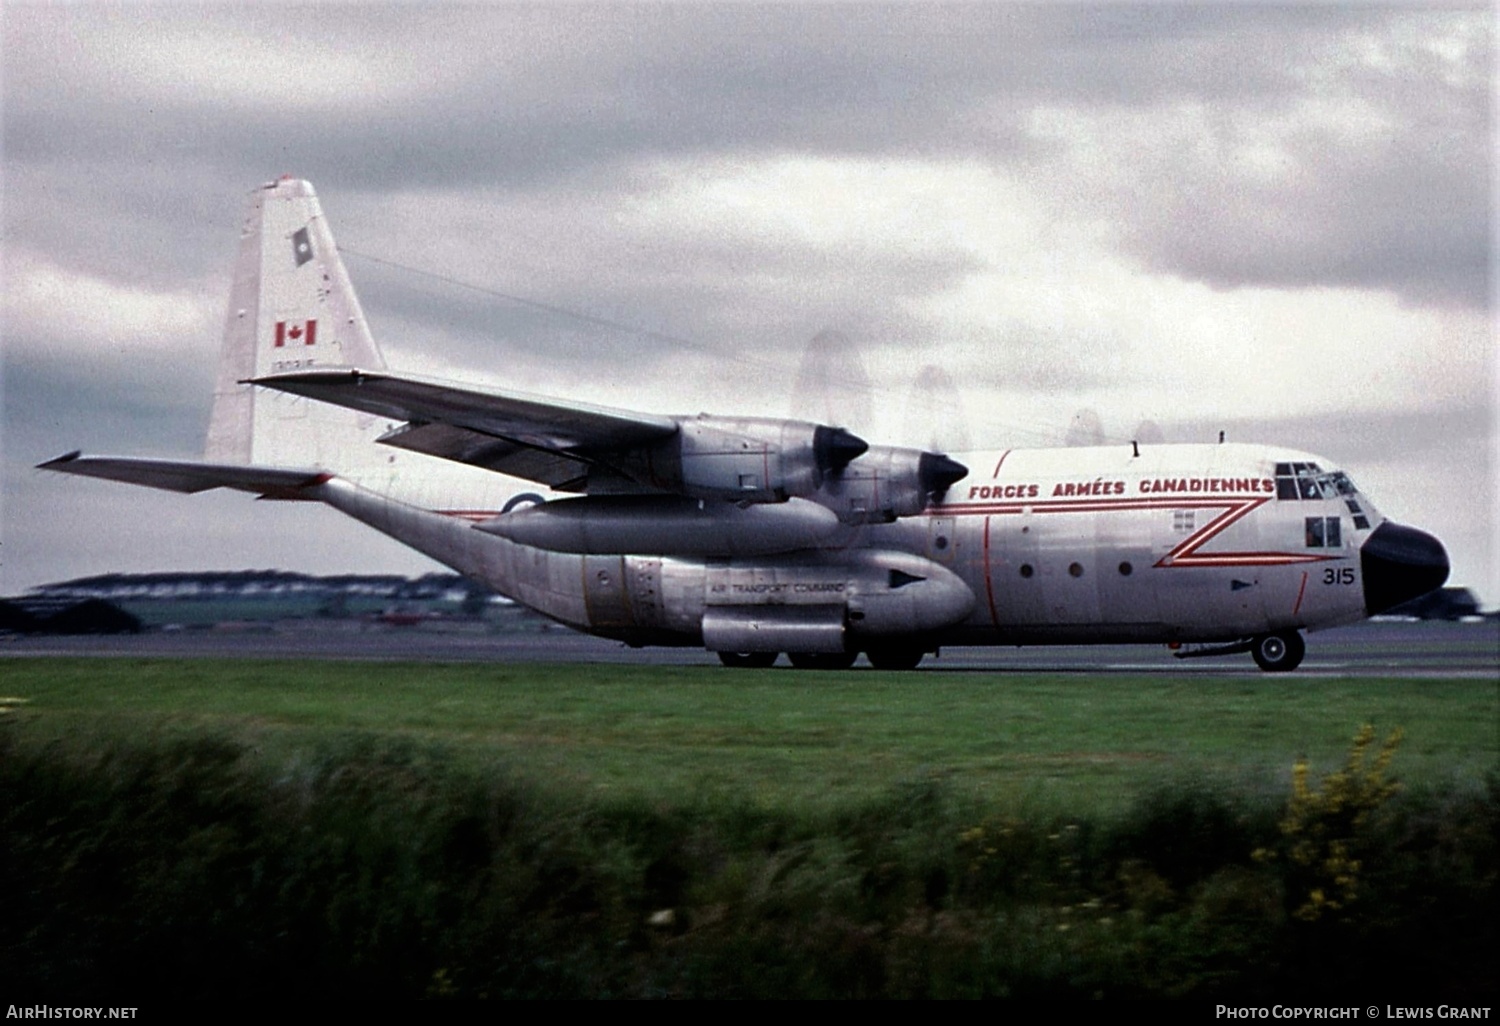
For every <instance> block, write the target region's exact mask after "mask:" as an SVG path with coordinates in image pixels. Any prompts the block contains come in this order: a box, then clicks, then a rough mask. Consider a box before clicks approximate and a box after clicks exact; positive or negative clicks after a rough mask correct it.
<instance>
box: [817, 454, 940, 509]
mask: <svg viewBox="0 0 1500 1026" xmlns="http://www.w3.org/2000/svg"><path fill="white" fill-rule="evenodd" d="M968 472H969V468H968V467H965V466H964V465H963V464H962V463H959V462H957V461H956V460H952V459H949V458H948V457H947V456H944V455H942V454H941V453H935V452H922V451H921V450H918V449H902V448H898V447H896V446H889V445H881V446H876V447H875V448H873V449H871V450H869V451H868V452H867V453H865V454H864V455H863V456H861V457H860V458H859V459H857V460H854V461H853V462H851V463H850V464H849V465H848V466H847V467H845V468H844V470H843V471H842V472H841V473H839V474H838V475H837V476H835V477H831V478H830V479H828V481H827V482H826V483H825V484H824V486H823V489H822V491H821V492H820V493H819V495H818V501H819V502H823V503H826V504H827V505H828V506H829V507H830V508H832V509H833V510H834V512H836V513H837V514H838V516H839V519H840V520H842V521H843V522H844V523H846V524H878V523H889V522H891V521H892V520H895V519H896V518H898V517H909V516H915V515H916V514H918V513H920V512H922V511H923V510H924V509H926V508H927V504H928V503H929V502H931V501H932V499H933V498H934V497H935V496H939V495H942V494H943V493H944V492H946V491H947V490H948V489H949V488H950V487H952V486H953V484H954V483H955V482H957V481H959V480H961V479H962V478H963V477H964V475H966V474H968Z"/></svg>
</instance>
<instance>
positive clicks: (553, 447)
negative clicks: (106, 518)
mask: <svg viewBox="0 0 1500 1026" xmlns="http://www.w3.org/2000/svg"><path fill="white" fill-rule="evenodd" d="M41 466H42V467H44V468H46V469H48V470H56V471H61V472H64V473H71V474H83V475H87V476H92V477H102V478H109V479H113V480H117V481H126V482H130V483H133V484H139V485H148V486H151V487H155V488H165V489H170V490H173V491H179V492H198V491H203V490H206V489H210V488H220V487H222V488H232V489H238V490H240V491H245V492H250V493H252V494H255V495H258V496H260V497H262V498H268V499H287V500H312V501H318V502H323V503H326V504H328V505H330V506H332V507H334V508H335V509H337V510H340V511H342V512H344V513H346V514H348V515H349V516H352V517H354V518H355V519H357V520H360V521H363V522H364V523H366V524H368V525H370V526H371V527H374V528H375V529H376V530H379V531H382V532H384V533H385V534H388V535H390V536H392V537H394V538H396V539H397V540H399V541H401V542H404V543H405V544H407V545H409V546H411V547H413V548H415V549H418V550H420V551H421V552H423V553H426V554H427V555H428V556H430V557H432V558H433V559H436V560H437V561H439V562H441V563H444V564H447V565H448V566H450V567H452V568H453V569H455V570H457V571H458V572H459V573H462V574H464V575H466V576H468V577H470V578H472V579H474V580H476V581H480V582H483V583H484V584H486V585H488V586H490V587H491V588H493V589H495V590H496V591H498V592H500V593H501V594H503V595H506V596H508V597H510V598H512V599H514V600H515V601H517V602H520V603H523V604H524V605H526V606H529V607H531V608H532V609H535V610H537V611H539V612H541V613H543V614H545V615H547V616H549V617H551V618H553V619H554V620H557V621H560V622H562V623H564V624H567V625H568V626H570V627H574V628H577V629H579V630H582V631H587V632H589V633H592V634H597V635H602V636H604V637H609V638H616V639H619V640H621V641H624V642H626V643H628V644H630V645H634V646H642V645H678V646H703V647H705V648H707V649H709V650H711V651H714V652H717V653H718V654H719V656H720V658H721V659H722V660H723V662H724V663H725V664H726V665H730V666H769V665H771V664H772V663H774V662H775V661H776V659H777V657H778V656H779V654H781V653H787V654H788V656H789V657H790V659H791V662H792V664H793V665H795V666H801V667H816V668H826V669H835V668H846V667H849V666H851V665H853V663H854V662H855V660H856V659H857V657H858V655H859V654H860V653H864V654H865V655H866V656H867V658H868V659H869V661H870V663H872V664H873V665H874V666H876V667H880V668H893V669H903V668H912V667H915V666H916V665H917V664H918V663H919V662H920V661H921V659H922V658H923V656H924V655H925V654H927V653H930V652H934V651H937V650H938V648H939V647H940V646H942V645H1046V644H1070V645H1071V644H1089V643H1101V642H1116V643H1118V642H1154V643H1166V644H1168V645H1170V646H1172V647H1174V648H1176V649H1177V650H1178V654H1179V655H1180V654H1186V653H1191V654H1203V655H1213V654H1230V653H1237V652H1249V653H1250V654H1251V655H1252V656H1253V657H1254V659H1255V661H1256V663H1258V664H1259V665H1260V667H1261V668H1262V669H1264V670H1271V671H1278V670H1291V669H1294V668H1295V667H1296V666H1297V665H1298V663H1299V662H1300V661H1301V659H1302V656H1303V653H1304V651H1305V645H1304V642H1303V639H1302V635H1301V633H1300V631H1301V630H1303V629H1317V628H1322V627H1331V626H1334V625H1338V624H1345V623H1350V622H1353V621H1357V620H1360V619H1362V618H1364V617H1366V616H1369V615H1373V614H1376V613H1379V612H1382V611H1383V610H1386V609H1389V608H1391V607H1393V606H1395V605H1398V604H1399V603H1401V602H1403V601H1405V600H1406V599H1409V598H1414V597H1416V596H1418V595H1421V594H1425V593H1426V592H1428V591H1431V590H1433V589H1435V588H1437V587H1438V586H1440V585H1441V584H1442V583H1443V582H1444V581H1445V580H1446V579H1447V575H1448V556H1447V553H1446V552H1445V551H1444V549H1443V546H1442V545H1441V544H1440V543H1439V542H1438V541H1437V539H1435V538H1433V537H1432V536H1430V535H1428V534H1425V533H1423V532H1421V531H1418V530H1415V529H1413V528H1411V527H1404V526H1401V525H1398V524H1396V523H1393V522H1391V521H1389V520H1386V519H1384V518H1383V517H1382V516H1381V515H1380V514H1379V513H1378V512H1377V511H1376V509H1375V507H1374V506H1373V505H1372V503H1371V502H1370V500H1369V498H1368V497H1366V496H1365V495H1364V494H1363V493H1362V492H1360V491H1359V489H1357V488H1356V487H1355V485H1354V483H1353V481H1351V480H1350V478H1349V476H1348V475H1347V474H1346V473H1344V472H1343V471H1341V470H1339V469H1338V468H1336V467H1335V466H1334V465H1333V464H1332V463H1331V462H1330V461H1328V460H1326V459H1323V458H1320V457H1317V456H1313V455H1310V454H1307V453H1303V452H1297V451H1293V450H1287V449H1279V448H1272V447H1267V446H1257V445H1244V444H1225V443H1222V442H1221V443H1220V444H1202V445H1180V444H1170V445H1169V444H1138V443H1129V444H1121V445H1105V446H1098V447H1088V448H1062V449H1007V450H997V451H994V452H971V453H961V454H946V453H937V452H924V451H920V450H917V449H908V448H898V447H892V446H878V445H870V444H868V443H866V442H865V441H864V440H863V439H861V438H859V437H857V436H855V435H854V434H852V433H851V432H850V431H848V430H847V429H844V428H840V427H835V426H832V425H822V424H813V423H808V422H803V421H797V420H777V419H769V418H761V417H717V416H708V415H696V416H660V415H656V414H643V413H633V412H629V411H625V410H616V409H608V408H604V407H598V406H591V405H586V404H582V403H576V402H567V401H560V400H556V399H549V398H544V397H540V396H534V395H528V394H524V393H520V392H514V391H509V390H503V389H495V388H488V387H483V388H481V387H469V386H464V385H457V384H452V383H448V382H442V381H435V380H430V379H426V378H420V377H414V376H411V375H407V374H398V373H393V372H390V371H388V370H387V369H386V366H385V362H384V360H383V359H382V357H381V355H380V351H379V349H378V348H377V347H376V344H375V341H374V339H373V338H372V337H371V334H370V331H369V328H368V326H367V325H366V322H365V317H364V313H363V312H362V310H361V309H360V305H359V301H358V300H357V298H356V297H355V293H354V289H353V287H352V286H351V284H350V281H349V277H348V274H347V273H346V271H345V269H344V265H343V261H342V260H341V259H340V256H339V252H338V250H337V248H336V247H335V245H334V241H333V236H332V234H331V233H330V231H329V229H328V225H327V223H326V221H325V220H324V217H323V213H322V209H321V207H320V206H319V203H318V200H317V197H316V196H315V194H314V192H313V190H312V187H311V186H310V185H309V184H308V183H306V182H303V181H297V180H294V179H291V178H283V179H281V180H279V181H275V182H271V183H268V184H267V185H265V186H262V187H261V188H259V189H256V190H255V191H254V192H253V193H252V194H251V203H250V210H249V214H248V216H247V217H246V220H245V222H244V226H243V229H242V233H241V239H240V248H239V255H238V259H237V263H236V266H235V273H234V284H233V289H232V292H231V295H230V302H229V310H228V315H227V318H226V323H225V330H224V339H223V348H222V355H221V362H220V370H219V379H218V384H217V386H216V391H215V400H214V406H213V412H212V415H211V419H210V423H209V431H208V440H207V445H206V450H205V458H204V460H203V461H202V462H189V461H167V460H152V459H136V458H123V457H101V456H83V455H80V454H79V453H77V452H74V453H69V454H68V455H66V456H62V457H59V458H57V459H54V460H51V461H49V462H47V463H43V464H42V465H41ZM516 478H521V479H525V480H526V481H531V482H537V483H540V484H544V485H547V486H549V487H550V488H551V489H553V490H554V491H556V492H562V493H569V494H570V495H571V496H572V497H566V498H559V499H556V500H554V501H545V502H537V501H534V500H535V497H525V496H517V495H515V494H513V493H514V492H515V490H516V483H515V480H514V479H516ZM523 499H529V500H530V501H520V500H523ZM1184 646H1188V647H1187V648H1184ZM1192 646H1197V647H1196V648H1195V647H1192Z"/></svg>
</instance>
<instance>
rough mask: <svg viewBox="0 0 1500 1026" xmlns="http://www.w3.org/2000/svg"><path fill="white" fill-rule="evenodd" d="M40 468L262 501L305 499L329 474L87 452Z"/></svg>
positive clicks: (176, 489)
mask: <svg viewBox="0 0 1500 1026" xmlns="http://www.w3.org/2000/svg"><path fill="white" fill-rule="evenodd" d="M37 469H39V470H56V471H59V472H61V473H64V474H79V475H82V476H83V477H102V478H104V479H106V480H109V481H124V482H126V483H127V484H137V485H146V486H147V487H150V488H162V489H166V490H167V491H173V492H204V491H208V490H209V489H210V488H233V489H236V490H237V491H241V492H250V493H251V494H253V495H259V496H260V497H261V498H264V499H303V498H306V496H304V495H302V494H301V490H302V489H304V488H307V487H310V486H312V485H317V484H322V483H323V482H324V481H327V480H328V477H329V475H328V474H327V473H325V472H323V471H321V470H307V469H298V468H293V467H256V466H243V465H237V464H227V463H194V462H188V461H177V460H147V459H136V458H133V457H129V456H84V455H82V454H80V453H79V452H77V451H76V450H75V451H74V452H70V453H67V454H66V455H63V456H59V457H57V458H56V459H53V460H48V461H47V462H46V463H39V464H37Z"/></svg>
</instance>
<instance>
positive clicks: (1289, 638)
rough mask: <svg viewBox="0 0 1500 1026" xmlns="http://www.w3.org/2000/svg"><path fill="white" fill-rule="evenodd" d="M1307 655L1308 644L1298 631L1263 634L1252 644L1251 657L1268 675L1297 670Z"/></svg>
mask: <svg viewBox="0 0 1500 1026" xmlns="http://www.w3.org/2000/svg"><path fill="white" fill-rule="evenodd" d="M1306 653H1307V643H1306V642H1304V641H1303V640H1302V635H1300V634H1298V633H1297V632H1296V631H1278V632H1277V633H1275V634H1262V635H1260V636H1258V637H1256V638H1254V639H1252V640H1251V642H1250V655H1251V656H1252V657H1253V658H1254V659H1255V665H1256V666H1259V667H1260V668H1261V669H1262V670H1265V671H1266V672H1267V673H1286V672H1288V671H1290V670H1295V669H1296V668H1297V667H1298V666H1299V665H1301V663H1302V657H1303V655H1305V654H1306Z"/></svg>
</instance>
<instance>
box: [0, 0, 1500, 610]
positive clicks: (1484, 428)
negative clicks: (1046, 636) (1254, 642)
mask: <svg viewBox="0 0 1500 1026" xmlns="http://www.w3.org/2000/svg"><path fill="white" fill-rule="evenodd" d="M0 26H3V54H0V68H3V80H0V88H3V92H0V114H3V161H4V170H3V187H4V194H3V204H4V206H3V212H4V230H5V236H4V243H3V257H4V267H3V271H4V276H3V304H4V305H3V318H4V320H3V343H4V351H3V356H4V362H3V378H0V382H3V424H0V431H3V433H0V441H3V467H0V474H3V477H0V502H3V506H0V594H11V593H15V592H18V591H21V590H24V589H25V588H27V587H30V586H33V585H36V584H39V583H43V582H46V581H53V580H60V579H64V578H68V577H73V576H80V575H85V574H93V573H102V572H107V571H116V570H156V569H195V568H200V567H213V568H230V569H239V568H249V567H272V566H276V567H283V568H287V569H304V570H309V571H312V572H324V573H332V572H384V571H397V572H407V573H417V572H423V571H425V570H427V569H432V568H433V565H432V564H429V563H427V562H426V561H425V560H424V559H423V558H422V557H419V556H416V555H415V554H412V553H409V552H407V551H406V550H404V549H403V548H401V547H400V546H399V545H397V544H396V543H394V542H390V541H388V540H386V539H383V538H381V537H379V536H377V535H375V534H374V533H373V532H370V531H368V530H367V529H365V528H362V527H361V526H359V525H357V524H354V523H352V522H349V521H345V520H343V519H342V518H341V517H340V516H339V515H338V514H336V513H334V512H333V511H331V510H327V509H323V508H304V507H303V506H301V505H300V504H271V503H259V504H257V503H255V502H253V501H251V500H249V499H248V498H246V497H244V496H240V495H220V494H217V493H215V494H209V495H203V496H197V497H191V498H187V497H180V496H175V495H168V494H164V493H155V492H150V491H147V490H144V489H133V488H130V487H128V486H124V485H115V484H110V483H107V482H97V481H89V480H75V479H69V478H64V477H62V476H60V475H52V474H46V473H44V472H40V471H35V470H32V469H31V467H32V465H34V464H35V463H37V462H39V461H41V460H43V459H47V458H49V457H51V456H55V455H57V454H59V453H62V452H64V451H67V450H69V449H73V448H82V449H84V450H85V451H90V452H102V453H119V454H132V455H156V456H166V457H178V458H192V457H195V456H197V455H198V454H199V453H200V451H201V446H202V437H203V432H204V429H205V427H206V425H207V419H208V409H209V392H210V390H211V387H212V381H213V375H214V362H215V358H216V352H217V346H218V335H219V328H220V324H221V321H222V318H223V316H224V305H225V302H226V298H227V293H228V285H229V272H230V266H231V263H232V261H233V258H234V252H235V245H236V232H237V226H238V223H239V219H240V216H241V213H242V209H243V206H244V202H245V196H246V194H247V193H248V192H249V191H250V190H251V189H252V188H254V187H255V186H256V185H258V184H259V183H261V182H264V181H266V180H269V179H271V178H274V177H276V176H278V175H280V174H282V173H291V174H293V175H296V176H298V177H305V178H308V179H310V180H312V182H313V183H314V184H315V186H316V187H317V189H318V192H319V195H320V196H321V198H322V201H323V206H324V210H325V212H326V213H327V215H328V217H329V220H330V224H331V225H332V227H333V229H334V232H335V235H336V236H337V238H338V240H339V242H340V244H341V246H342V247H343V248H344V250H345V253H346V260H347V263H348V266H349V270H350V273H351V275H352V276H353V278H354V280H355V283H356V285H357V287H358V288H359V290H360V294H361V298H362V299H363V300H364V303H365V307H366V312H367V313H368V315H369V318H370V321H371V324H372V327H373V329H374V331H375V334H376V337H377V339H379V341H380V342H381V344H382V345H383V346H384V348H385V350H386V355H387V359H388V361H389V362H390V364H391V365H392V366H393V367H395V368H397V369H403V370H409V371H414V372H419V373H425V374H430V375H437V376H442V377H458V378H470V379H476V380H480V381H490V382H495V383H501V384H505V385H509V386H512V387H517V388H522V389H526V390H530V391H537V392H543V393H548V394H556V395H560V396H566V397H572V398H576V399H582V400H586V401H592V402H596V403H604V404H609V405H616V406H624V407H629V408H637V409H646V410H652V411H659V412H696V411H698V410H700V409H705V410H712V411H715V412H723V413H760V414H771V415H788V414H790V413H792V412H794V410H793V407H794V405H795V406H797V407H798V408H797V409H796V410H795V412H796V413H799V414H801V415H804V416H810V417H814V418H819V419H821V418H823V417H825V416H828V417H834V418H837V419H840V420H842V421H845V422H847V423H848V424H849V425H850V426H851V427H853V428H855V429H856V430H858V431H860V433H862V434H864V435H866V436H867V437H871V438H872V439H875V440H879V441H900V442H907V443H911V444H923V445H925V444H930V443H937V444H942V445H945V446H950V447H955V448H956V447H958V446H960V445H962V444H963V443H964V442H965V441H967V442H969V443H971V444H972V445H973V446H974V447H976V448H998V447H1006V446H1013V445H1056V444H1062V443H1064V442H1065V441H1066V440H1068V438H1069V435H1070V431H1071V433H1072V435H1073V437H1074V438H1075V439H1076V438H1077V437H1079V435H1084V436H1087V435H1089V434H1091V433H1095V432H1097V433H1098V434H1100V435H1102V437H1103V438H1105V439H1107V440H1126V439H1129V438H1132V437H1135V436H1136V435H1137V434H1138V433H1139V432H1140V426H1141V425H1142V423H1143V422H1144V421H1148V420H1149V421H1152V422H1154V423H1155V424H1156V425H1157V426H1158V427H1159V429H1160V431H1161V433H1162V435H1163V436H1164V437H1165V438H1166V439H1167V440H1169V441H1194V440H1201V441H1206V440H1212V439H1213V438H1214V437H1216V435H1217V432H1218V431H1219V430H1220V429H1223V430H1225V431H1226V432H1227V433H1228V435H1229V437H1230V438H1231V439H1232V440H1235V441H1247V442H1249V441H1264V442H1269V443H1277V444H1284V445H1291V446H1295V447H1298V448H1303V449H1307V450H1311V451H1313V452H1316V453H1319V454H1322V455H1324V456H1326V457H1327V458H1328V460H1329V462H1330V463H1334V464H1337V465H1340V466H1342V467H1344V468H1345V469H1347V470H1348V471H1349V472H1350V473H1351V475H1352V476H1353V477H1354V480H1355V481H1356V483H1358V484H1359V485H1360V486H1361V487H1362V488H1363V489H1364V490H1365V491H1366V492H1368V493H1369V494H1370V496H1371V497H1372V499H1373V501H1374V502H1375V504H1376V505H1377V506H1378V507H1379V508H1380V509H1381V510H1382V511H1383V512H1385V513H1386V514H1387V515H1389V516H1392V517H1393V518H1395V519H1398V520H1400V521H1402V522H1405V523H1411V524H1414V525H1417V526H1420V527H1423V528H1425V529H1427V530H1430V531H1432V532H1433V533H1435V534H1437V535H1438V536H1439V537H1441V538H1442V539H1443V541H1444V543H1445V544H1446V545H1447V546H1448V548H1449V550H1450V553H1451V554H1452V556H1453V561H1454V574H1453V580H1452V583H1455V584H1461V585H1468V586H1470V587H1473V588H1475V589H1476V590H1477V591H1478V592H1479V593H1480V595H1481V598H1482V599H1483V600H1484V602H1485V604H1486V605H1487V606H1494V605H1496V604H1497V602H1500V570H1497V559H1500V553H1497V549H1500V545H1497V541H1496V537H1495V535H1496V524H1497V520H1496V516H1495V510H1496V508H1497V504H1500V486H1497V481H1496V468H1497V437H1496V417H1495V412H1496V394H1497V370H1496V359H1495V321H1494V306H1493V299H1492V287H1493V282H1492V278H1491V273H1492V271H1491V266H1490V263H1491V256H1492V252H1493V248H1494V220H1493V195H1492V183H1493V172H1494V166H1493V162H1494V146H1495V139H1494V126H1493V120H1492V107H1493V103H1494V92H1493V88H1494V71H1495V68H1494V60H1495V56H1494V45H1495V34H1496V33H1495V27H1496V25H1495V16H1494V14H1493V13H1492V12H1491V10H1490V8H1489V7H1488V5H1484V4H1474V5H1457V4H1455V5H1450V6H1444V5H1435V4H1430V3H1422V4H1416V5H1403V4H1399V3H1394V4H1390V3H1388V4H1381V5H1360V4H1356V5H1338V6H1336V5H1329V4H1317V5H1295V4H1294V5H1264V6H1262V5H1250V4H1235V5H1230V4H1220V3H1212V4H1205V5H1201V6H1200V5H1195V4H1187V3H1173V4H1148V5H1142V6H1136V5H1128V4H1122V3H1111V4H1105V5H1100V6H1095V5H1090V4H1084V3H1070V4H1055V5H1046V6H1033V5H1022V4H1003V3H991V4H983V5H972V4H957V5H942V4H936V3H924V4H920V5H915V4H914V5H904V4H880V5H868V4H859V3H819V4H791V5H773V4H767V3H745V4H729V3H717V4H711V5H699V4H628V3H616V4H610V5H607V6H603V5H601V6H596V5H593V4H587V3H571V4H566V5H563V4H535V5H523V4H508V5H489V6H465V7H453V6H441V5H418V4H403V5H396V6H389V7H379V6H365V5H361V6H353V5H349V6H345V5H327V6H293V5H255V6H251V5H225V4H205V5H192V4H176V5H170V6H159V7H157V6H146V5H142V4H128V5H126V4H121V5H90V4H73V5H53V4H46V5H42V4H31V3H26V2H14V0H12V2H8V3H6V4H5V5H4V6H3V8H0ZM518 299H519V300H526V301H529V303H530V304H544V305H546V306H549V307H555V308H560V309H561V310H563V311H572V312H575V313H577V314H582V315H587V316H586V317H584V316H570V315H568V314H567V313H558V312H549V311H547V310H544V309H541V308H540V307H539V306H537V305H528V304H527V303H523V302H517V300H518ZM827 331H835V332H838V333H840V334H841V335H842V337H843V340H844V342H843V343H842V344H838V345H834V346H832V348H831V350H830V351H831V353H832V358H829V353H828V352H822V353H821V355H820V350H819V349H818V348H817V347H814V346H813V345H812V340H813V339H814V338H815V337H816V336H818V335H820V334H821V333H824V332H827ZM826 337H827V336H825V338H826ZM809 353H812V356H811V357H810V356H809ZM805 364H821V365H822V366H823V367H825V368H831V369H825V370H824V371H823V372H822V374H821V375H820V376H815V378H814V387H812V388H807V387H804V388H802V389H796V388H794V385H795V383H796V381H797V378H798V373H799V368H802V367H803V366H804V365H805ZM931 366H937V367H941V368H943V369H944V370H945V371H946V372H947V375H948V376H949V377H950V378H951V380H952V381H954V382H956V386H955V388H954V390H953V391H954V394H953V395H951V396H945V397H943V398H941V399H940V405H942V406H943V407H944V408H945V409H952V410H957V411H959V412H958V413H957V414H956V415H951V414H950V415H945V416H943V417H941V418H938V419H937V420H933V419H932V418H930V417H929V418H924V417H922V416H918V415H914V414H913V413H911V412H909V407H910V406H911V404H912V403H913V402H917V401H918V400H920V399H922V398H923V397H924V396H925V399H926V401H927V402H928V404H929V405H930V404H931V401H932V398H933V396H932V393H931V392H924V391H923V390H922V389H914V388H913V383H914V382H915V381H916V380H917V379H918V378H919V377H923V378H926V379H928V380H930V379H931V377H932V375H931V372H930V371H929V372H927V373H926V374H924V369H925V368H928V367H931ZM862 381H863V382H864V384H861V382H862ZM914 391H915V392H916V393H917V399H913V393H914ZM794 393H795V402H794ZM940 394H941V393H940ZM810 407H815V408H810ZM916 408H921V407H920V406H918V407H916Z"/></svg>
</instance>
